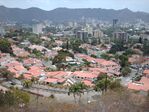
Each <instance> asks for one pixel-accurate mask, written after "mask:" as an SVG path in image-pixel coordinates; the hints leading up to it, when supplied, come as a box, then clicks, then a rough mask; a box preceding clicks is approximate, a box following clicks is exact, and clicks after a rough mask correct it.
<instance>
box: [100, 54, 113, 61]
mask: <svg viewBox="0 0 149 112" xmlns="http://www.w3.org/2000/svg"><path fill="white" fill-rule="evenodd" d="M100 57H101V58H103V59H106V60H110V58H111V56H109V55H108V54H106V53H103V54H101V55H100Z"/></svg>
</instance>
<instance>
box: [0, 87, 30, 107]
mask: <svg viewBox="0 0 149 112" xmlns="http://www.w3.org/2000/svg"><path fill="white" fill-rule="evenodd" d="M29 101H30V96H29V94H28V93H26V92H23V91H20V90H18V89H14V88H13V89H12V90H11V91H7V92H6V93H5V92H4V91H0V106H9V107H10V106H15V105H18V106H19V105H20V104H22V105H23V104H25V105H26V104H28V103H29Z"/></svg>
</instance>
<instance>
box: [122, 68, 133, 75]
mask: <svg viewBox="0 0 149 112" xmlns="http://www.w3.org/2000/svg"><path fill="white" fill-rule="evenodd" d="M121 72H122V75H123V76H127V75H128V74H129V73H131V69H130V68H129V67H123V68H122V70H121Z"/></svg>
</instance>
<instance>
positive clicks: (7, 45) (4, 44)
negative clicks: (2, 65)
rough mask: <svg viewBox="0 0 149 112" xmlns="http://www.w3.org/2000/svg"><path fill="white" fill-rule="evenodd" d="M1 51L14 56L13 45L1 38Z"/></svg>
mask: <svg viewBox="0 0 149 112" xmlns="http://www.w3.org/2000/svg"><path fill="white" fill-rule="evenodd" d="M0 51H1V52H3V53H10V54H13V51H12V48H11V43H10V42H9V41H8V40H7V39H3V38H0Z"/></svg>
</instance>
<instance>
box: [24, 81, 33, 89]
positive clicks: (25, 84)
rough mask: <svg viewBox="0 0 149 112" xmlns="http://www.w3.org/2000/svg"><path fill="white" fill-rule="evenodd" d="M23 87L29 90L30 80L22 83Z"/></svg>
mask: <svg viewBox="0 0 149 112" xmlns="http://www.w3.org/2000/svg"><path fill="white" fill-rule="evenodd" d="M23 86H24V87H25V88H30V87H31V86H32V81H30V80H25V81H24V82H23Z"/></svg>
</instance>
